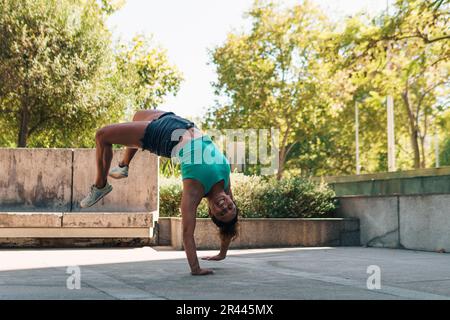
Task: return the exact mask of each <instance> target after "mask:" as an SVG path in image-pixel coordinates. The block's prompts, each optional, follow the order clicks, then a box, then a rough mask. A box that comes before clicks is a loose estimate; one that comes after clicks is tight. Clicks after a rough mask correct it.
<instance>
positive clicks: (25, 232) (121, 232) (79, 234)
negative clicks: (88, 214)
mask: <svg viewBox="0 0 450 320" xmlns="http://www.w3.org/2000/svg"><path fill="white" fill-rule="evenodd" d="M152 232H153V230H152V228H1V229H0V238H151V236H152ZM0 245H1V242H0Z"/></svg>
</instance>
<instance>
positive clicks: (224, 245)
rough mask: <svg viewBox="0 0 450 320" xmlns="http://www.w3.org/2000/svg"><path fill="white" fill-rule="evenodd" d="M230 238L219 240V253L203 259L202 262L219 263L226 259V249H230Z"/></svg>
mask: <svg viewBox="0 0 450 320" xmlns="http://www.w3.org/2000/svg"><path fill="white" fill-rule="evenodd" d="M230 243H231V238H230V237H229V238H222V237H221V238H220V252H219V253H218V254H217V255H215V256H210V257H203V258H202V260H214V261H220V260H223V259H225V258H226V257H227V252H228V248H229V247H230Z"/></svg>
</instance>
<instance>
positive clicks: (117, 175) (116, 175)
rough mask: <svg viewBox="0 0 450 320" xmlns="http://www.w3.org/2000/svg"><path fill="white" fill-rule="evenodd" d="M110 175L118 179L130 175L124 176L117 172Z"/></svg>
mask: <svg viewBox="0 0 450 320" xmlns="http://www.w3.org/2000/svg"><path fill="white" fill-rule="evenodd" d="M108 176H110V177H111V178H114V179H117V180H120V179H125V178H128V176H124V175H123V174H116V173H110V174H109V175H108Z"/></svg>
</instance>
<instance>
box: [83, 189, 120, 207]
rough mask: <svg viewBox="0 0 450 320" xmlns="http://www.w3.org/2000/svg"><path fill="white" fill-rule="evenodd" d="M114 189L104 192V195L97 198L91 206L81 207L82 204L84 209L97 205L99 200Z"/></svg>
mask: <svg viewBox="0 0 450 320" xmlns="http://www.w3.org/2000/svg"><path fill="white" fill-rule="evenodd" d="M112 189H113V188H111V189H109V190H108V192H106V193H104V194H102V196H101V197H99V198H98V199H97V200H95V202H94V203H92V204H91V205H90V206H86V207H81V205H80V207H81V208H82V209H86V208H90V207H92V206H93V205H95V204H96V203H97V202H99V201H100V200H102V199H103V198H104V197H105V196H106V195H107V194H109V193H110V192H111V191H112Z"/></svg>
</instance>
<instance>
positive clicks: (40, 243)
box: [0, 238, 154, 248]
mask: <svg viewBox="0 0 450 320" xmlns="http://www.w3.org/2000/svg"><path fill="white" fill-rule="evenodd" d="M153 244H154V243H153V239H152V238H0V248H74V247H76V248H98V247H100V248H109V247H144V246H150V245H153Z"/></svg>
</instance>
